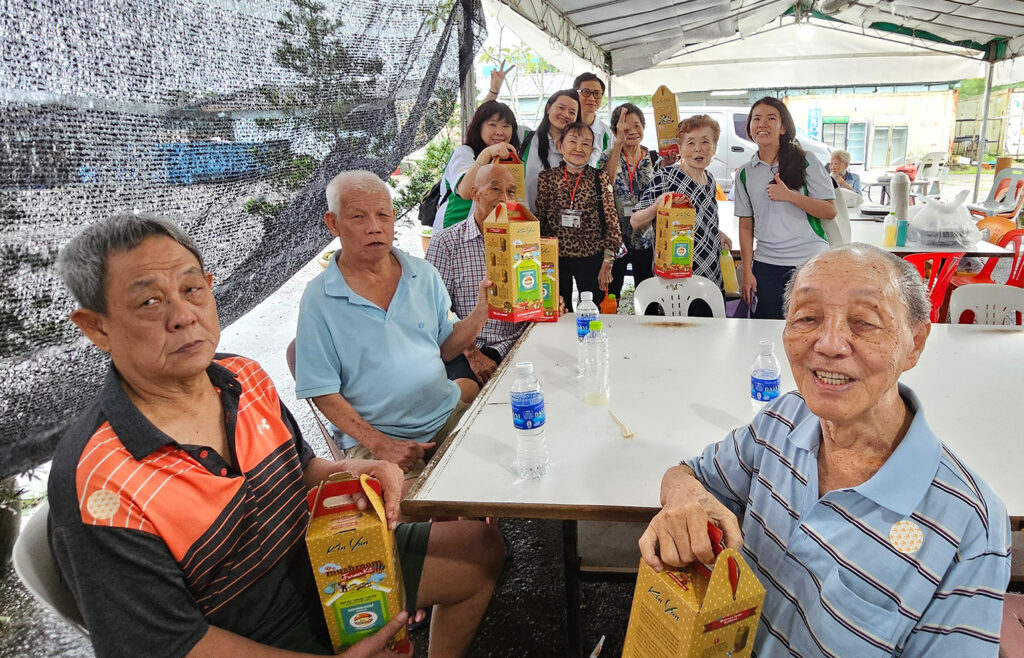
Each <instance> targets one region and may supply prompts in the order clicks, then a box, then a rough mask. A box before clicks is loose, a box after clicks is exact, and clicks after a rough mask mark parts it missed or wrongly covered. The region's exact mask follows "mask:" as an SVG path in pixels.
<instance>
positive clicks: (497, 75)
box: [488, 60, 516, 91]
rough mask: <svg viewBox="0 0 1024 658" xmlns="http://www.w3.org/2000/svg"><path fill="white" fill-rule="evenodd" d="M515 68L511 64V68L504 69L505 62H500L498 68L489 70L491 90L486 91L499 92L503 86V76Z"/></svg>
mask: <svg viewBox="0 0 1024 658" xmlns="http://www.w3.org/2000/svg"><path fill="white" fill-rule="evenodd" d="M515 67H516V65H515V64H513V65H512V66H510V67H508V68H505V60H501V63H500V64H498V68H494V69H491V88H490V89H488V91H490V90H492V89H497V90H498V91H501V85H503V84H505V76H506V75H508V73H509V71H511V70H512V69H514V68H515Z"/></svg>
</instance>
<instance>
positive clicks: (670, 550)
mask: <svg viewBox="0 0 1024 658" xmlns="http://www.w3.org/2000/svg"><path fill="white" fill-rule="evenodd" d="M678 493H679V495H678V496H676V497H675V498H673V499H672V500H669V501H667V502H666V504H665V506H664V507H663V508H662V509H661V511H660V512H658V514H657V515H656V516H655V517H654V518H653V519H651V523H650V525H648V526H647V530H645V531H644V534H643V535H642V536H641V537H640V542H639V543H640V555H641V556H642V557H643V559H644V562H646V563H647V564H649V565H650V566H651V567H652V568H653V569H654V570H655V571H661V570H662V569H664V568H665V565H669V566H674V567H681V566H684V565H687V564H690V563H691V562H694V561H697V560H699V561H701V562H704V563H705V564H711V563H712V562H714V561H715V553H714V550H713V549H712V547H711V539H710V538H709V537H708V521H711V522H712V523H713V524H715V525H716V526H718V527H719V528H720V529H721V530H722V532H723V533H724V538H723V544H724V545H725V546H726V547H728V548H734V549H736V550H739V549H740V548H742V546H743V535H742V533H741V531H740V524H739V520H738V519H737V518H736V515H735V514H733V513H732V512H731V511H729V508H727V507H726V506H725V505H723V504H722V503H720V502H718V499H717V498H715V497H714V496H712V495H711V494H710V493H708V491H707V489H705V488H704V487H703V486H702V485H701V484H700V482H698V481H697V479H696V478H694V477H692V476H690V477H689V478H688V481H687V482H686V484H685V485H684V486H682V487H680V489H679V492H678Z"/></svg>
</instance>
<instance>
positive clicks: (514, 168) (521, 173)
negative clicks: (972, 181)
mask: <svg viewBox="0 0 1024 658" xmlns="http://www.w3.org/2000/svg"><path fill="white" fill-rule="evenodd" d="M491 163H492V164H499V165H501V166H502V167H505V170H506V171H508V172H509V173H510V174H512V178H513V179H514V180H515V182H516V201H518V202H519V203H521V204H523V205H524V206H525V205H526V165H524V164H523V161H522V160H520V159H519V155H517V154H516V153H512V154H511V155H510V157H509V158H508V159H507V160H499V159H498V158H494V159H493V160H491Z"/></svg>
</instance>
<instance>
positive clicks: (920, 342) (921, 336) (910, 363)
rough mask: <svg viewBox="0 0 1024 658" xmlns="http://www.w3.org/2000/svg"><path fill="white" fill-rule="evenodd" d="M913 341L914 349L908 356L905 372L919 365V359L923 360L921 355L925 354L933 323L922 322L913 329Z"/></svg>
mask: <svg viewBox="0 0 1024 658" xmlns="http://www.w3.org/2000/svg"><path fill="white" fill-rule="evenodd" d="M912 331H913V336H912V340H913V341H914V349H913V350H911V352H910V354H909V355H908V356H907V367H906V368H904V370H903V371H904V372H906V371H907V370H910V369H911V368H913V367H914V366H916V365H917V361H918V359H920V358H921V353H922V352H924V344H925V342H926V341H927V340H928V334H930V333H931V331H932V323H931V322H921V323H920V324H918V325H917V326H916V327H914V328H913V330H912Z"/></svg>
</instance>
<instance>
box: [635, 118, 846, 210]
mask: <svg viewBox="0 0 1024 658" xmlns="http://www.w3.org/2000/svg"><path fill="white" fill-rule="evenodd" d="M749 111H750V108H749V107H721V106H715V105H709V106H703V105H696V106H691V105H687V106H682V105H681V106H680V107H679V120H680V121H682V120H683V119H686V118H687V117H691V116H693V115H695V114H707V115H708V116H710V117H711V118H712V119H714V120H715V121H717V122H718V125H719V126H721V128H722V134H721V136H719V138H718V152H717V153H715V157H714V159H713V160H712V162H711V165H710V166H709V167H708V171H709V172H710V173H711V174H712V175H714V177H715V180H716V181H717V182H718V184H719V185H721V186H722V189H723V190H725V191H726V192H728V191H730V190H731V189H732V185H733V177H734V175H735V172H736V169H738V168H739V166H740V165H742V164H743V163H744V162H747V161H748V160H750V158H751V157H753V155H754V153H756V152H757V144H755V143H754V142H752V141H750V140H749V139H747V113H748V112H749ZM644 119H645V120H646V122H647V128H646V129H645V130H644V140H643V145H644V146H646V147H647V148H649V149H651V150H655V149H657V147H658V139H657V135H656V134H655V130H654V113H653V110H652V109H651V108H645V109H644ZM797 140H798V141H799V142H800V145H801V146H802V147H803V148H804V150H806V151H810V152H811V153H813V154H814V155H815V157H817V158H818V160H819V161H820V162H821V163H822V166H824V167H828V160H829V157H830V155H831V151H832V149H830V148H829V147H828V145H827V144H825V143H824V142H819V141H818V140H816V139H811V138H810V137H808V136H807V135H806V134H805V133H804V132H802V131H801V130H799V129H797Z"/></svg>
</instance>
